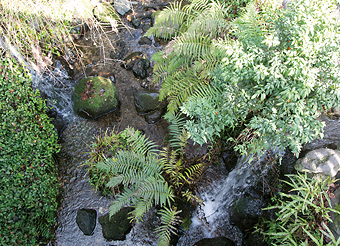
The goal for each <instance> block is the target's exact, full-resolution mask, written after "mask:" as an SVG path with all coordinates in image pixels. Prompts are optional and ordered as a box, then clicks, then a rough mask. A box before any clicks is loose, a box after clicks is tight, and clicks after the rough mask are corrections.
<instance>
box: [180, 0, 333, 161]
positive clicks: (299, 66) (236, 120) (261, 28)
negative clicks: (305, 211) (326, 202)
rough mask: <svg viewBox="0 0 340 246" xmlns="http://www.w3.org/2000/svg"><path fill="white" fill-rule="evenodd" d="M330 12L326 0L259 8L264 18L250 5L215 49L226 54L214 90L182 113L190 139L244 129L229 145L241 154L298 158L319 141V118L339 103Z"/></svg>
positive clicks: (205, 138) (197, 97) (192, 101)
mask: <svg viewBox="0 0 340 246" xmlns="http://www.w3.org/2000/svg"><path fill="white" fill-rule="evenodd" d="M334 8H335V3H334V2H333V1H331V0H329V1H322V2H320V1H318V2H314V1H308V0H305V1H302V0H301V1H292V2H291V3H290V4H289V6H288V7H287V8H286V9H284V8H274V7H272V6H263V9H262V12H259V11H258V7H257V6H256V5H254V4H249V5H248V6H247V8H246V12H245V13H244V14H242V15H241V16H240V17H239V18H238V19H236V20H235V21H234V22H233V24H232V26H233V35H234V36H236V37H238V39H237V40H234V39H231V40H225V41H220V43H219V44H218V46H220V47H224V50H225V55H224V58H223V61H222V62H221V64H220V65H219V66H218V68H217V69H216V70H214V72H213V73H212V76H213V80H212V82H211V87H212V88H213V90H210V91H211V92H209V94H207V93H201V94H199V95H193V96H191V98H190V99H189V100H188V101H187V102H186V103H184V105H183V107H182V109H181V110H182V112H183V113H185V114H187V115H188V116H190V117H191V120H189V121H188V122H187V124H186V129H187V130H188V132H189V133H190V134H191V137H192V138H193V139H194V140H195V141H196V142H198V143H200V144H202V143H204V142H206V141H208V140H213V138H214V136H219V135H220V133H221V132H223V131H224V130H225V129H232V128H234V127H235V126H236V127H237V126H240V125H242V126H244V129H245V130H244V131H243V132H241V134H240V136H239V138H237V139H229V140H231V141H235V144H236V145H237V146H236V150H239V151H240V152H241V153H242V154H245V153H247V152H248V151H251V152H254V153H256V152H261V151H262V150H263V149H268V148H270V147H272V146H277V147H279V148H281V149H284V148H285V147H287V146H289V147H290V149H291V150H292V152H293V153H295V154H297V155H298V153H299V152H300V150H301V147H302V145H303V144H304V143H307V142H309V141H311V140H312V139H315V138H318V137H322V136H323V134H322V131H323V126H324V125H323V123H321V122H320V121H317V120H316V118H317V117H318V116H319V115H320V112H321V111H323V109H329V108H331V107H332V106H337V105H339V104H340V88H339V71H340V70H339V62H338V60H339V40H340V39H339V34H340V33H339V26H338V24H337V23H338V22H337V21H336V17H335V15H334V14H333V12H332V11H333V10H334ZM239 139H241V140H242V141H241V142H239V141H238V140H239Z"/></svg>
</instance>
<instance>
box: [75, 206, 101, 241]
mask: <svg viewBox="0 0 340 246" xmlns="http://www.w3.org/2000/svg"><path fill="white" fill-rule="evenodd" d="M96 221H97V212H96V210H94V209H86V208H83V209H79V210H78V211H77V217H76V222H77V225H78V227H79V229H80V230H81V231H82V232H83V233H84V235H86V236H91V235H93V231H94V228H95V227H96Z"/></svg>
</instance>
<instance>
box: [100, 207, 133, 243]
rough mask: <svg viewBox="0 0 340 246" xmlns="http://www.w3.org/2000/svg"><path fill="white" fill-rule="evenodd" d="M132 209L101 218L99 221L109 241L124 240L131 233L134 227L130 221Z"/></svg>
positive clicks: (125, 209)
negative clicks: (129, 214)
mask: <svg viewBox="0 0 340 246" xmlns="http://www.w3.org/2000/svg"><path fill="white" fill-rule="evenodd" d="M131 211H132V209H131V208H122V209H121V210H120V211H119V212H118V213H116V214H115V215H113V216H111V218H110V216H109V214H107V215H104V216H101V217H99V219H98V221H99V223H100V225H101V226H102V232H103V237H104V238H105V239H106V240H108V241H112V240H124V239H125V237H126V235H127V234H128V233H129V232H130V231H131V229H132V226H131V224H130V222H129V221H130V220H129V219H128V217H129V216H128V213H129V212H131Z"/></svg>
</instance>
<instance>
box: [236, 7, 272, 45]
mask: <svg viewBox="0 0 340 246" xmlns="http://www.w3.org/2000/svg"><path fill="white" fill-rule="evenodd" d="M265 23H266V22H265V21H264V20H263V19H262V17H261V14H260V13H259V12H258V10H257V7H256V3H255V2H253V3H248V4H247V6H246V7H245V11H244V13H243V14H241V16H240V17H239V18H237V19H235V20H234V21H233V23H232V25H233V26H234V27H235V34H236V36H237V37H238V40H239V41H241V42H242V43H244V44H245V45H247V46H252V45H256V46H261V45H263V44H262V41H263V40H264V39H265V36H266V35H267V34H268V33H269V32H270V29H269V28H268V27H269V26H268V24H265Z"/></svg>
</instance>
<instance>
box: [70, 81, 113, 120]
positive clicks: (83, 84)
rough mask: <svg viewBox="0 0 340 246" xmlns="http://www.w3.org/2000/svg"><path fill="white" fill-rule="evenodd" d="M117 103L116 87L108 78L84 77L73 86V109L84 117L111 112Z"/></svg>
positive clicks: (89, 117)
mask: <svg viewBox="0 0 340 246" xmlns="http://www.w3.org/2000/svg"><path fill="white" fill-rule="evenodd" d="M118 104H119V101H118V95H117V90H116V87H115V86H114V85H113V84H112V82H111V81H110V80H109V79H106V78H103V77H100V76H98V77H88V78H84V79H81V80H80V81H79V82H78V84H77V85H76V86H75V88H74V93H73V110H74V112H75V113H76V114H78V115H79V116H81V117H84V118H86V119H96V118H98V117H99V116H102V115H104V114H107V113H110V112H113V111H115V110H116V109H117V108H118Z"/></svg>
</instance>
